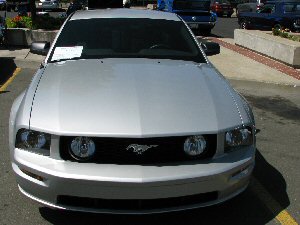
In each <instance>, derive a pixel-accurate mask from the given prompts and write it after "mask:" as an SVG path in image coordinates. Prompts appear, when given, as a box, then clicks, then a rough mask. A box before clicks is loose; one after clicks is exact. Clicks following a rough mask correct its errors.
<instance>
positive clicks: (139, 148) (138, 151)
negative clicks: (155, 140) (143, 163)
mask: <svg viewBox="0 0 300 225" xmlns="http://www.w3.org/2000/svg"><path fill="white" fill-rule="evenodd" d="M157 146H158V145H138V144H131V145H129V146H128V147H127V148H126V150H129V149H131V148H133V152H134V153H136V154H138V155H141V154H143V153H144V152H145V151H147V150H148V149H149V148H155V147H157Z"/></svg>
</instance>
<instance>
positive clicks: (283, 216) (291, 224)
mask: <svg viewBox="0 0 300 225" xmlns="http://www.w3.org/2000/svg"><path fill="white" fill-rule="evenodd" d="M252 180H253V188H252V189H251V190H252V191H253V192H254V193H255V195H256V196H257V197H258V198H259V199H260V200H261V201H262V203H263V204H264V205H265V206H266V207H267V209H268V210H269V211H270V212H271V213H272V214H273V215H274V216H275V218H276V219H277V220H278V221H279V222H280V224H282V225H299V224H298V223H297V222H296V220H295V219H294V218H293V217H292V216H291V215H290V214H289V213H288V212H287V211H286V210H285V209H283V207H282V206H281V205H280V204H279V203H278V202H277V201H276V200H275V199H274V198H273V197H272V196H271V194H270V193H269V192H268V191H267V190H266V189H265V188H264V186H263V185H262V184H261V183H260V182H259V181H258V180H257V179H256V178H254V177H252ZM278 212H279V213H278Z"/></svg>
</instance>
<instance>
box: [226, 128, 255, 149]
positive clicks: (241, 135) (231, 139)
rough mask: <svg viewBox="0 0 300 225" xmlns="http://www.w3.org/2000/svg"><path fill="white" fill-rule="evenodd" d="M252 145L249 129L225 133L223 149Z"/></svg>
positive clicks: (251, 135)
mask: <svg viewBox="0 0 300 225" xmlns="http://www.w3.org/2000/svg"><path fill="white" fill-rule="evenodd" d="M252 144H253V134H252V131H251V129H250V128H241V129H235V130H231V131H227V132H226V133H225V148H226V147H237V146H241V145H252Z"/></svg>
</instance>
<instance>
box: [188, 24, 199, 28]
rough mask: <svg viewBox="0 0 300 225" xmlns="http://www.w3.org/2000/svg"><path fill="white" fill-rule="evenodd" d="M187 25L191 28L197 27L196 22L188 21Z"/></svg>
mask: <svg viewBox="0 0 300 225" xmlns="http://www.w3.org/2000/svg"><path fill="white" fill-rule="evenodd" d="M189 27H190V28H191V29H198V24H196V23H190V24H189Z"/></svg>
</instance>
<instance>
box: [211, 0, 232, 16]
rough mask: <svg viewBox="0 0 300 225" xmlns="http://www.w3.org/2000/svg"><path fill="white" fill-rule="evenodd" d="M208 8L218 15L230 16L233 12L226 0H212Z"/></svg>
mask: <svg viewBox="0 0 300 225" xmlns="http://www.w3.org/2000/svg"><path fill="white" fill-rule="evenodd" d="M210 9H211V11H212V12H214V13H216V14H217V15H218V16H227V17H231V15H232V14H233V12H234V11H233V7H232V6H231V4H230V2H229V1H228V0H212V2H211V6H210Z"/></svg>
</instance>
